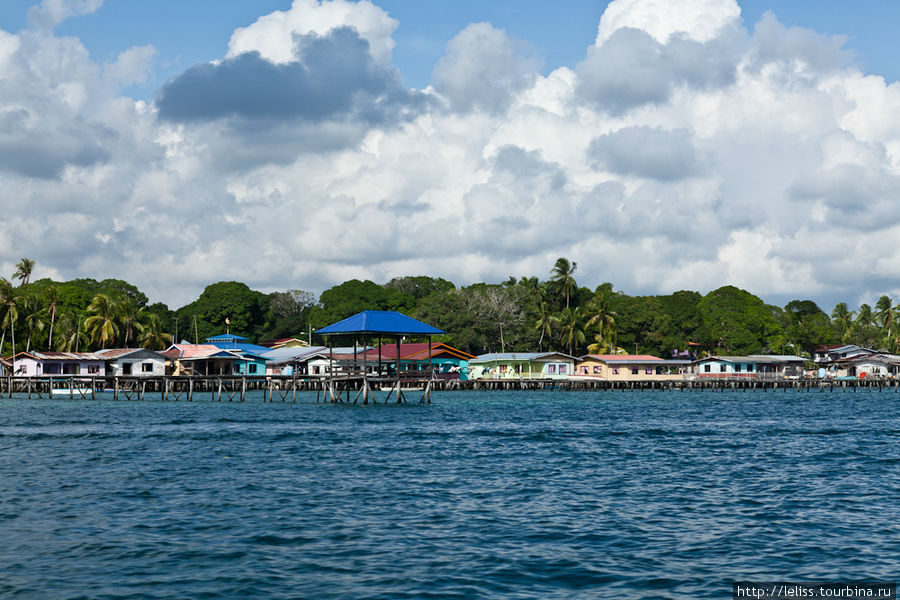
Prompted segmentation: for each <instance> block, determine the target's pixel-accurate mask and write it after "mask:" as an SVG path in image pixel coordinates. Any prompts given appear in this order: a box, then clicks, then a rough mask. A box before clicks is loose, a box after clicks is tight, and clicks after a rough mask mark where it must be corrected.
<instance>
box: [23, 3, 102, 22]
mask: <svg viewBox="0 0 900 600" xmlns="http://www.w3.org/2000/svg"><path fill="white" fill-rule="evenodd" d="M101 6H103V0H43V2H41V3H40V4H39V5H37V6H33V7H31V8H30V9H29V10H28V21H29V22H30V23H31V24H32V25H34V26H35V27H38V28H40V29H53V28H54V27H56V26H57V25H59V24H60V23H62V22H63V21H65V20H66V19H68V18H70V17H77V16H80V15H89V14H91V13H93V12H97V10H99V9H100V7H101Z"/></svg>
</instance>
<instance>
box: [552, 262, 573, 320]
mask: <svg viewBox="0 0 900 600" xmlns="http://www.w3.org/2000/svg"><path fill="white" fill-rule="evenodd" d="M577 268H578V263H576V262H574V261H573V262H569V259H567V258H562V257H560V258H557V259H556V264H555V265H553V269H551V270H550V281H551V283H552V284H553V286H554V288H555V289H556V290H557V292H558V293H559V294H560V295H561V296H565V298H566V308H569V299H570V297H571V296H572V294H573V293H574V292H575V290H577V289H578V285H577V284H576V283H575V277H574V276H573V273H575V270H576V269H577Z"/></svg>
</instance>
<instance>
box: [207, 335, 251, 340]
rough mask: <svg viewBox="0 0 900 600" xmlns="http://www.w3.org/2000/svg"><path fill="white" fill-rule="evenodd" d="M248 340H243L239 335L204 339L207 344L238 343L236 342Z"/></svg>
mask: <svg viewBox="0 0 900 600" xmlns="http://www.w3.org/2000/svg"><path fill="white" fill-rule="evenodd" d="M248 339H249V338H245V337H242V336H239V335H235V334H233V333H223V334H222V335H214V336H212V337H208V338H206V341H207V342H238V341H247V340H248Z"/></svg>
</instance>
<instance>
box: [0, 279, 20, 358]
mask: <svg viewBox="0 0 900 600" xmlns="http://www.w3.org/2000/svg"><path fill="white" fill-rule="evenodd" d="M21 302H22V297H21V296H20V295H18V293H17V291H16V288H14V287H13V284H12V283H11V282H10V281H9V280H8V279H6V278H5V277H0V307H2V309H3V321H2V323H0V327H2V328H3V334H2V335H0V348H3V343H4V342H5V341H6V328H7V327H9V331H10V334H11V336H12V355H13V356H15V355H16V321H18V320H19V304H21Z"/></svg>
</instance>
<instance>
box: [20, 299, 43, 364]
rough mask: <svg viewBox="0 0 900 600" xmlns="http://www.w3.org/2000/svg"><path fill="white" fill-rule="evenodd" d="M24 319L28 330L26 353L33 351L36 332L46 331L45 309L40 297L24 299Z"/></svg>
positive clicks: (22, 306)
mask: <svg viewBox="0 0 900 600" xmlns="http://www.w3.org/2000/svg"><path fill="white" fill-rule="evenodd" d="M21 308H22V317H23V320H24V321H25V327H26V329H27V330H28V341H27V342H26V343H25V352H30V351H31V338H32V337H33V336H34V332H35V331H43V330H44V308H43V306H41V302H40V296H37V295H32V296H25V297H23V298H22V305H21Z"/></svg>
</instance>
